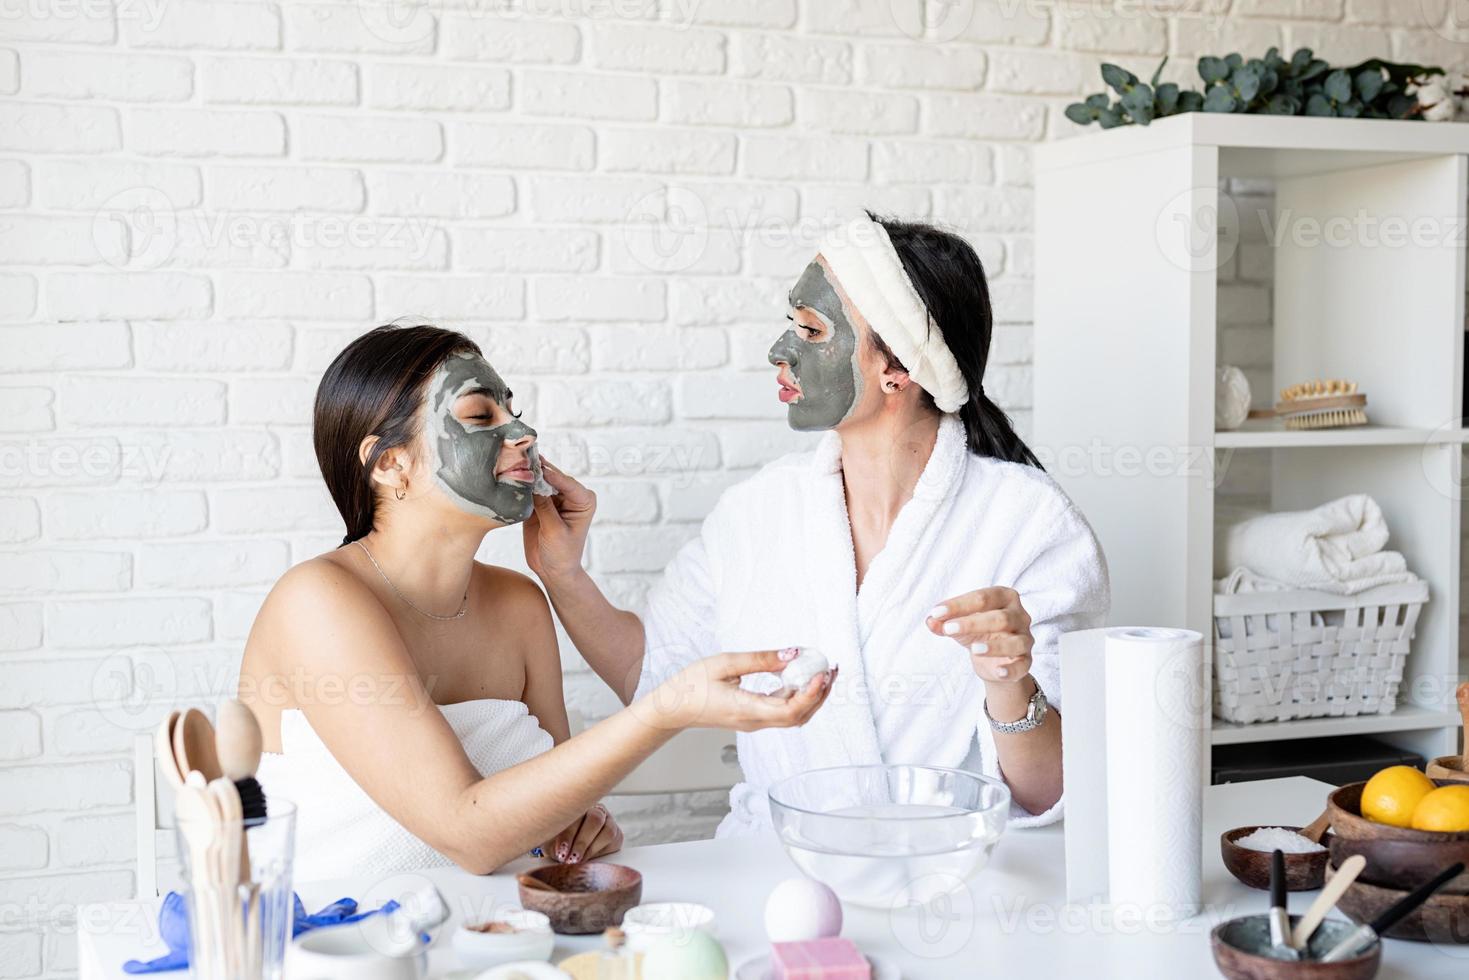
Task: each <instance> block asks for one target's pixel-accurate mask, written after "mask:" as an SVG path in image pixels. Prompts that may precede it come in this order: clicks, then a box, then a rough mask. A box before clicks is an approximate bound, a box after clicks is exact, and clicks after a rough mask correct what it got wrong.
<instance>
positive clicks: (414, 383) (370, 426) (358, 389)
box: [311, 324, 480, 545]
mask: <svg viewBox="0 0 1469 980" xmlns="http://www.w3.org/2000/svg"><path fill="white" fill-rule="evenodd" d="M461 351H469V352H473V353H475V354H479V353H480V349H479V346H478V345H477V344H475V343H474V341H472V340H470V339H469V338H468V337H466V336H464V335H463V334H461V333H456V332H455V331H453V330H443V329H440V328H439V327H430V326H393V325H391V324H390V325H387V326H382V327H377V328H375V329H373V330H369V331H368V332H367V333H365V334H363V335H362V336H361V337H358V338H357V339H356V340H354V341H352V342H351V343H350V344H348V345H347V346H346V347H344V348H343V349H342V352H341V353H340V354H338V355H337V356H336V358H335V359H334V360H333V361H332V363H331V365H330V366H329V367H328V368H327V369H326V373H325V374H323V375H322V376H321V384H319V385H317V387H316V405H315V407H314V409H313V410H312V422H311V438H312V443H313V444H314V445H315V447H316V462H317V465H318V466H320V467H321V476H322V479H324V480H325V481H326V488H327V490H329V491H330V492H331V495H332V500H333V501H335V502H336V505H337V510H339V511H341V513H342V520H343V521H344V522H345V523H346V525H347V533H346V535H345V536H344V537H343V538H342V544H344V545H346V544H351V543H352V542H353V541H356V540H357V539H358V538H361V537H364V536H366V534H367V533H368V532H369V531H371V530H372V528H373V520H374V515H375V512H376V508H377V494H376V492H375V490H374V489H373V483H372V479H371V473H372V468H373V467H374V466H375V465H377V460H378V457H379V456H381V455H382V454H383V453H384V452H386V451H387V450H389V449H392V448H394V447H397V446H404V445H407V444H408V443H410V442H412V441H413V438H414V436H416V435H417V434H418V425H419V419H418V406H419V405H420V403H421V402H422V400H423V390H424V387H425V386H426V385H427V384H428V382H429V379H430V378H432V377H433V376H434V372H435V371H437V370H438V369H439V366H440V365H441V364H443V363H444V360H445V358H447V357H449V355H451V354H455V353H458V352H461ZM374 435H375V436H377V437H378V438H377V442H376V443H375V444H374V445H373V447H372V450H371V452H369V453H368V454H367V459H366V460H363V461H359V460H358V458H357V453H358V448H359V447H360V446H361V445H362V440H363V439H366V438H367V437H368V436H374Z"/></svg>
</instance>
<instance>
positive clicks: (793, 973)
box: [770, 936, 872, 980]
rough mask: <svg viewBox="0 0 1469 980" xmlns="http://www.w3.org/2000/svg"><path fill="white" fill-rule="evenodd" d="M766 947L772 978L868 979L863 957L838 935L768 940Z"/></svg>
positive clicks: (817, 979) (866, 963) (868, 969)
mask: <svg viewBox="0 0 1469 980" xmlns="http://www.w3.org/2000/svg"><path fill="white" fill-rule="evenodd" d="M770 949H771V957H770V959H771V965H772V966H774V967H775V980H872V967H871V965H869V964H868V962H867V957H865V956H863V955H862V953H861V952H860V951H859V950H858V949H857V946H856V945H855V944H854V943H853V942H852V940H850V939H843V938H842V937H841V936H828V937H827V938H825V939H808V940H806V941H804V942H799V943H772V944H771V947H770Z"/></svg>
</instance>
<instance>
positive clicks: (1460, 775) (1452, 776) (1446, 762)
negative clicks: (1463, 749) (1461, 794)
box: [1423, 755, 1469, 783]
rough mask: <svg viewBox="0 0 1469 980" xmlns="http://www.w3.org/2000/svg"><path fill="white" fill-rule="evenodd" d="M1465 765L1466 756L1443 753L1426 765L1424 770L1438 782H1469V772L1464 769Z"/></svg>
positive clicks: (1430, 777)
mask: <svg viewBox="0 0 1469 980" xmlns="http://www.w3.org/2000/svg"><path fill="white" fill-rule="evenodd" d="M1463 765H1464V757H1463V756H1461V755H1441V756H1439V757H1438V758H1437V759H1434V760H1433V761H1432V762H1430V763H1429V764H1428V765H1427V766H1425V767H1424V769H1423V771H1424V772H1426V773H1427V774H1428V778H1429V779H1432V780H1433V781H1434V782H1437V783H1441V782H1444V781H1447V782H1451V783H1469V772H1465V771H1464V770H1463V768H1462V767H1463Z"/></svg>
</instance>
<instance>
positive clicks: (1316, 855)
mask: <svg viewBox="0 0 1469 980" xmlns="http://www.w3.org/2000/svg"><path fill="white" fill-rule="evenodd" d="M1275 850H1280V851H1283V852H1285V890H1286V891H1291V892H1308V891H1314V890H1315V889H1317V888H1320V887H1321V886H1322V885H1323V884H1325V882H1326V860H1327V857H1328V856H1329V854H1330V852H1329V851H1327V849H1326V848H1325V847H1323V846H1322V845H1320V844H1318V843H1316V842H1315V841H1313V840H1311V839H1310V838H1309V837H1303V836H1301V828H1300V827H1236V828H1234V829H1233V830H1226V831H1225V832H1224V833H1223V834H1222V835H1220V837H1219V853H1220V855H1221V856H1222V857H1223V858H1224V866H1225V867H1226V868H1228V869H1229V873H1230V874H1232V875H1234V876H1235V877H1236V878H1238V879H1239V880H1240V881H1241V882H1242V883H1244V884H1246V885H1249V886H1250V887H1251V888H1259V889H1262V890H1263V889H1266V888H1269V887H1270V852H1271V851H1275Z"/></svg>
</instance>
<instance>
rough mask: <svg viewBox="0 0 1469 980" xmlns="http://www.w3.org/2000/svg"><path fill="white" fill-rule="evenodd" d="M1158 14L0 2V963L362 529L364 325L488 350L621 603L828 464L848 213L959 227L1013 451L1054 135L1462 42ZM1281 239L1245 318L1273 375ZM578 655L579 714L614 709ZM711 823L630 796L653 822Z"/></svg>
mask: <svg viewBox="0 0 1469 980" xmlns="http://www.w3.org/2000/svg"><path fill="white" fill-rule="evenodd" d="M527 6H528V7H529V8H530V9H531V11H532V13H526V12H525V11H524V9H523V8H525V7H527ZM925 6H927V7H928V9H929V13H930V16H931V17H932V18H933V19H932V21H931V23H930V24H929V27H928V33H927V36H926V37H922V31H921V30H920V29H919V25H920V24H921V23H922V17H923V16H924V8H925ZM1164 6H1168V7H1172V6H1173V5H1159V6H1157V7H1154V6H1151V5H1141V6H1139V5H1137V4H1123V3H1118V4H1115V5H1109V4H1104V5H1102V6H1101V7H1096V6H1095V5H1075V4H1069V5H1053V4H1046V3H999V2H983V0H969V2H960V3H957V4H950V5H947V6H944V5H936V4H928V5H925V4H924V3H922V2H921V0H722V2H718V3H716V2H714V0H662V2H661V3H660V2H658V0H619V2H616V3H599V2H591V0H575V2H573V0H564V2H561V3H551V2H537V3H529V2H528V0H527V2H517V3H515V4H513V5H512V4H507V3H506V2H503V0H495V2H490V0H444V2H433V3H425V4H407V5H405V4H386V3H384V4H377V3H372V2H360V3H359V2H349V0H326V2H318V3H301V2H294V0H293V2H289V3H284V2H282V3H275V2H268V0H247V2H222V0H209V2H203V0H158V2H134V0H128V2H125V3H123V2H119V3H117V4H114V3H111V2H109V0H90V2H87V3H75V2H69V0H28V2H26V3H17V4H11V5H8V6H6V5H0V96H3V101H0V372H3V374H0V976H16V977H37V976H46V977H53V976H63V975H67V974H68V973H70V971H71V970H73V969H74V956H73V955H72V950H71V941H70V933H68V932H65V931H64V930H61V929H54V930H52V931H53V934H52V935H51V936H49V937H47V938H45V939H43V938H42V937H41V935H39V930H40V927H42V926H44V925H46V924H48V923H53V924H54V923H64V922H65V920H66V917H67V916H68V914H69V912H68V910H69V909H70V908H71V907H72V906H73V905H74V904H75V903H76V902H79V901H92V900H97V899H104V898H113V897H118V896H122V895H126V894H128V893H129V892H130V890H131V888H132V886H133V875H132V864H131V862H132V858H133V854H132V847H133V845H132V833H131V824H130V820H131V816H130V814H131V806H132V803H133V799H132V790H131V785H130V763H129V760H128V756H127V750H128V742H129V736H130V735H131V733H132V732H133V731H135V730H140V729H146V728H147V727H148V726H149V724H150V723H151V722H152V720H153V719H154V718H156V716H157V711H158V710H159V706H160V705H161V704H164V703H167V702H170V701H175V700H190V699H195V700H200V701H212V700H213V699H214V698H215V697H216V696H217V695H218V693H219V692H220V690H221V689H222V688H223V687H224V686H226V685H227V683H228V681H229V679H230V678H231V676H232V674H231V664H232V662H233V660H234V658H235V657H236V656H237V655H238V651H239V648H240V644H241V643H242V641H243V638H244V636H245V634H246V632H247V631H248V628H249V623H250V621H251V618H252V617H253V615H254V612H255V609H256V608H257V607H258V605H259V603H260V601H261V598H262V597H263V595H264V592H265V590H266V589H267V588H268V587H269V584H270V583H271V582H272V581H273V580H274V579H275V578H276V577H277V576H278V575H279V574H280V573H281V572H282V571H283V570H284V569H285V568H286V567H288V566H289V565H290V564H291V563H293V562H296V561H300V560H302V559H303V558H306V557H309V556H310V555H312V554H315V553H317V552H318V551H319V550H320V549H322V548H324V547H327V546H329V545H330V543H331V542H332V541H333V540H334V539H335V538H336V537H337V535H339V533H340V529H339V525H338V523H337V519H336V516H335V514H334V512H333V510H332V508H331V507H330V504H329V502H328V501H327V499H326V495H325V493H324V491H323V490H322V488H321V486H320V481H319V478H318V477H317V475H316V472H315V462H314V458H313V456H312V452H311V446H310V437H309V428H308V426H309V406H310V398H311V393H312V390H313V387H314V384H315V382H316V379H317V378H318V377H319V375H320V372H321V370H322V369H323V367H324V366H325V365H326V363H327V362H328V361H329V360H330V358H331V357H332V356H333V355H334V354H335V353H336V351H337V350H339V349H340V348H341V346H342V345H343V344H344V343H345V342H346V341H347V340H349V339H350V338H351V337H353V336H355V335H356V334H357V333H358V332H360V331H362V330H363V329H365V328H367V327H369V326H371V325H373V324H375V323H378V322H382V321H386V320H390V319H393V318H396V317H399V316H405V315H420V316H426V317H432V318H435V319H437V320H439V321H440V322H443V323H446V324H450V325H454V326H457V327H460V328H463V329H464V330H466V331H467V332H469V333H470V334H471V335H472V336H473V337H475V338H476V339H477V340H479V341H481V342H482V343H483V344H485V345H486V349H487V352H488V354H489V356H490V357H491V359H492V360H494V361H495V363H496V364H497V365H498V366H499V367H500V368H501V370H502V371H503V373H504V374H506V376H507V377H509V378H511V379H513V381H514V383H515V386H516V388H517V390H518V391H522V392H524V393H525V395H526V397H525V398H524V400H525V401H526V402H527V404H526V408H527V409H528V410H529V417H530V418H531V419H532V420H533V421H534V422H536V423H537V424H539V425H540V426H541V428H542V431H543V434H544V437H545V440H546V442H547V444H548V445H549V446H552V447H555V448H556V451H557V453H558V455H559V457H560V458H561V460H562V462H563V464H565V465H568V466H572V467H574V468H577V469H579V470H581V471H582V472H585V473H587V474H589V477H588V478H589V479H590V480H591V481H592V482H593V484H594V485H595V486H597V488H598V489H599V490H600V491H601V492H602V500H603V505H602V512H601V515H600V517H601V523H600V526H599V528H598V529H597V530H596V531H595V532H594V533H593V540H592V542H591V547H590V563H591V566H592V568H593V570H594V572H595V573H596V574H597V575H598V576H599V578H600V579H601V581H602V582H603V583H604V585H605V586H606V588H607V589H608V591H609V593H611V594H612V595H613V596H614V598H615V599H617V600H618V601H624V602H630V603H636V602H638V601H640V600H641V597H642V596H643V594H644V592H645V590H646V588H647V586H648V584H649V582H650V581H652V579H653V578H654V577H655V575H656V573H657V571H658V569H659V568H660V567H661V565H662V563H663V562H664V561H665V560H666V559H667V557H668V556H669V555H670V554H671V553H672V552H673V551H674V550H675V549H676V548H677V547H678V545H679V544H680V543H681V542H683V541H684V540H686V539H687V537H688V536H689V535H690V534H692V533H693V531H694V529H695V527H696V526H697V522H698V520H699V519H700V518H701V517H702V515H703V514H704V513H706V512H707V510H708V508H709V507H710V506H711V504H712V502H713V500H714V499H715V498H716V496H717V494H718V493H719V492H720V491H721V490H722V489H723V488H724V487H725V486H727V485H729V484H730V483H731V482H732V481H734V480H737V479H739V478H740V477H741V476H743V475H745V474H747V473H748V472H750V471H751V470H752V469H753V468H754V467H756V466H758V465H760V464H761V463H762V462H764V461H765V460H767V459H769V458H771V457H772V456H773V455H775V454H778V453H781V452H784V451H787V450H789V449H793V448H798V447H801V446H804V445H807V444H808V443H809V439H808V438H807V437H804V436H800V435H797V434H794V433H791V432H790V431H789V430H788V429H787V428H786V427H785V425H784V423H783V421H782V412H781V409H780V406H779V405H778V404H777V403H775V401H774V399H772V398H770V397H768V396H769V394H770V388H769V385H770V376H769V372H768V370H767V369H766V368H765V362H764V352H765V349H766V348H767V347H768V345H769V343H770V341H771V340H772V339H773V338H774V336H775V335H776V334H777V333H778V332H779V330H780V329H781V323H782V321H781V319H780V317H781V314H782V312H783V311H782V298H783V296H784V293H785V290H786V289H787V287H788V286H789V283H790V281H791V279H792V277H793V276H794V275H796V274H797V272H798V271H799V269H800V267H801V264H802V263H804V261H805V260H806V258H807V257H808V256H809V254H810V252H811V242H812V240H813V238H814V236H815V235H816V234H817V232H818V231H819V230H820V228H821V227H822V225H823V224H824V223H827V222H830V221H832V220H834V219H835V218H836V217H838V216H839V215H840V214H841V213H842V212H843V211H845V210H847V209H850V208H853V207H856V206H860V205H864V204H868V205H872V206H876V207H879V208H885V209H893V210H896V211H900V212H903V213H905V214H910V215H916V216H920V217H928V218H933V219H936V220H939V221H942V222H945V223H948V224H950V225H953V226H955V227H957V228H959V229H960V230H962V231H963V232H965V233H966V234H968V235H970V236H971V238H972V239H973V240H974V242H975V244H976V246H977V247H978V248H980V250H981V254H982V255H983V256H984V257H985V260H986V264H987V265H988V267H989V269H990V273H991V275H992V277H993V283H994V293H995V297H996V312H997V314H998V319H999V320H1000V321H1001V322H1002V324H1003V326H1001V327H1000V328H999V329H998V331H997V335H996V342H995V349H994V365H995V366H994V368H993V369H992V380H993V383H992V385H991V388H992V390H993V391H994V392H996V393H997V394H998V395H999V396H1000V400H1001V401H1002V402H1003V403H1004V404H1006V405H1007V407H1009V408H1011V409H1013V410H1015V412H1016V415H1017V417H1018V419H1019V421H1020V423H1021V425H1022V428H1023V427H1024V426H1025V424H1026V422H1027V420H1028V411H1027V410H1028V408H1029V405H1030V385H1031V376H1030V368H1029V360H1030V349H1031V348H1030V332H1029V319H1030V316H1031V313H1030V309H1031V307H1030V276H1031V270H1032V261H1033V260H1032V255H1033V250H1032V247H1031V241H1030V233H1031V220H1030V214H1031V207H1032V201H1031V193H1030V190H1029V183H1030V177H1029V152H1028V149H1027V144H1029V143H1030V142H1032V141H1036V140H1040V139H1043V138H1047V137H1048V136H1056V135H1059V134H1064V133H1067V132H1069V131H1071V130H1072V128H1073V127H1071V124H1069V123H1067V122H1066V121H1065V120H1064V119H1063V118H1062V117H1061V113H1060V109H1061V107H1062V106H1063V105H1064V103H1065V102H1066V101H1067V100H1068V98H1070V97H1072V96H1074V95H1077V94H1081V93H1083V92H1086V91H1090V90H1094V89H1097V88H1099V86H1100V83H1099V79H1098V76H1097V70H1096V69H1097V63H1098V62H1099V61H1101V60H1107V59H1117V60H1120V61H1123V62H1124V63H1125V64H1127V65H1129V66H1130V67H1132V68H1133V69H1134V70H1136V71H1137V72H1138V73H1139V74H1146V73H1147V72H1150V71H1151V69H1152V66H1153V63H1154V61H1155V60H1156V58H1157V57H1158V56H1159V55H1161V54H1163V53H1165V52H1166V53H1172V54H1176V55H1180V57H1179V58H1176V59H1175V61H1174V62H1173V63H1172V64H1171V66H1170V77H1174V78H1179V79H1183V78H1185V77H1187V76H1188V75H1189V74H1190V73H1191V71H1192V68H1191V63H1190V62H1191V59H1192V57H1193V56H1195V55H1197V54H1199V53H1202V52H1214V53H1224V52H1226V51H1228V50H1229V49H1230V47H1231V46H1232V45H1244V46H1245V47H1247V48H1248V50H1247V51H1246V52H1245V53H1246V54H1256V53H1259V52H1260V50H1263V48H1264V47H1265V46H1266V45H1268V44H1283V45H1289V46H1294V45H1296V44H1300V43H1310V44H1315V45H1317V46H1318V49H1319V52H1320V53H1321V54H1322V55H1324V56H1326V57H1328V58H1331V59H1333V60H1338V61H1347V60H1351V59H1354V58H1358V57H1361V56H1363V55H1365V54H1369V53H1370V54H1381V55H1391V56H1394V57H1397V58H1400V59H1408V60H1415V59H1427V60H1440V61H1447V62H1449V63H1450V64H1449V66H1450V67H1463V62H1464V61H1465V60H1466V59H1465V58H1464V57H1462V54H1463V52H1462V49H1461V47H1460V46H1457V45H1455V44H1453V43H1452V42H1451V40H1450V39H1449V38H1448V37H1441V36H1439V34H1438V33H1436V32H1435V31H1433V30H1430V29H1428V28H1427V27H1425V26H1424V25H1423V22H1422V18H1423V14H1422V12H1421V11H1420V10H1419V6H1421V5H1415V4H1413V3H1410V2H1398V0H1361V2H1358V0H1349V2H1347V3H1345V4H1343V3H1342V2H1341V0H1298V2H1282V0H1239V2H1238V3H1237V4H1235V6H1234V9H1233V11H1232V12H1230V13H1227V14H1225V13H1218V12H1214V11H1216V8H1217V9H1218V10H1223V9H1226V8H1227V5H1205V6H1206V7H1207V10H1205V11H1201V10H1200V9H1197V8H1196V7H1195V6H1193V5H1185V10H1184V12H1181V13H1178V14H1166V15H1165V14H1163V13H1161V12H1160V11H1161V10H1162V9H1163V8H1164ZM1430 6H1431V5H1430ZM507 7H511V8H513V9H511V10H510V13H508V14H507V12H506V11H507ZM1424 9H1427V8H1424ZM1385 28H1387V29H1385ZM1245 190H1246V191H1250V190H1251V189H1249V188H1246V189H1245ZM689 229H692V230H693V234H692V236H688V237H680V236H679V234H678V233H679V232H681V231H687V230H689ZM1263 249H1264V246H1262V245H1261V244H1260V243H1259V242H1258V241H1257V240H1249V239H1247V240H1246V242H1245V243H1244V244H1243V245H1242V247H1241V249H1240V251H1239V254H1238V255H1237V256H1236V258H1235V260H1234V262H1232V263H1231V264H1230V266H1229V268H1228V269H1226V270H1225V271H1224V273H1223V275H1224V277H1225V280H1226V281H1225V283H1224V284H1223V286H1222V287H1221V291H1220V301H1221V309H1222V310H1223V311H1224V313H1225V316H1226V318H1227V320H1228V326H1227V328H1226V330H1225V331H1224V337H1223V345H1224V348H1223V350H1224V353H1225V355H1226V356H1227V357H1228V358H1229V359H1233V360H1235V361H1237V362H1239V363H1241V364H1243V365H1244V366H1246V367H1247V368H1249V369H1250V370H1251V373H1252V378H1255V379H1258V380H1259V382H1260V383H1261V384H1263V385H1264V386H1265V387H1266V388H1267V389H1268V386H1269V384H1270V382H1269V380H1268V343H1269V340H1268V338H1269V322H1268V320H1269V292H1268V289H1269V283H1268V278H1269V275H1268V271H1269V257H1268V252H1265V251H1263ZM1247 475H1248V474H1247V473H1246V476H1247ZM518 553H519V535H517V534H515V533H514V532H505V533H502V534H497V535H492V536H491V537H490V539H489V541H488V543H487V545H486V547H485V550H484V553H483V554H484V557H486V558H487V559H490V560H497V561H505V562H509V563H518V562H519V561H520V559H519V554H518ZM565 659H566V667H567V670H568V673H567V695H568V701H569V703H570V704H571V706H572V707H573V708H575V709H577V710H581V711H583V712H586V713H588V714H590V715H597V714H599V713H601V712H605V711H606V710H607V709H608V707H609V705H610V703H611V698H610V695H608V694H607V692H606V691H605V689H604V688H603V687H602V686H601V684H600V683H599V682H598V681H596V679H595V678H594V677H592V676H591V675H590V674H589V673H588V672H587V671H586V670H585V668H584V667H582V666H581V664H580V662H579V660H578V659H577V658H576V656H575V653H574V651H572V650H571V649H570V648H569V646H568V647H567V648H566V658H565ZM722 807H723V805H722V801H721V800H720V799H719V798H718V797H717V796H713V797H711V796H693V797H680V798H675V799H672V800H653V801H639V802H638V803H637V804H636V806H632V805H625V806H624V807H623V809H622V812H623V815H624V818H625V820H626V822H627V824H628V828H629V831H630V836H631V837H632V838H633V839H635V840H651V839H663V838H670V837H687V836H696V835H700V834H704V833H707V832H708V831H709V830H710V829H711V828H712V827H713V825H714V823H715V821H716V820H717V819H718V817H719V815H720V813H721V812H722Z"/></svg>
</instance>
